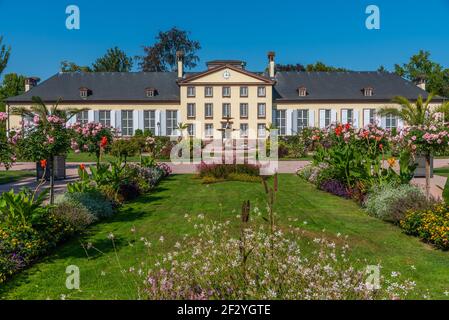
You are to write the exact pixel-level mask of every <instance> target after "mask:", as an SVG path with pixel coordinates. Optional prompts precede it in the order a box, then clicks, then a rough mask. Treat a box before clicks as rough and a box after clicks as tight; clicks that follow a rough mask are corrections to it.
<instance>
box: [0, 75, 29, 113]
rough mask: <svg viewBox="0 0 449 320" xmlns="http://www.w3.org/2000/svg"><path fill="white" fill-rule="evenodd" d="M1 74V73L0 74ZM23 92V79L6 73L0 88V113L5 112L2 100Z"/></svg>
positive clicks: (20, 76)
mask: <svg viewBox="0 0 449 320" xmlns="http://www.w3.org/2000/svg"><path fill="white" fill-rule="evenodd" d="M0 73H1V72H0ZM24 91H25V77H24V76H22V75H17V74H16V73H8V74H5V76H4V77H3V83H2V85H1V86H0V112H1V111H6V105H5V103H4V102H3V100H4V99H6V98H9V97H14V96H18V95H20V94H22V93H23V92H24Z"/></svg>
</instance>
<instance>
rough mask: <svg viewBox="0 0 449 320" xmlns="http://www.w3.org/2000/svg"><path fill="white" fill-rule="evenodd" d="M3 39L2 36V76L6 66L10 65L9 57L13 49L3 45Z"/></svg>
mask: <svg viewBox="0 0 449 320" xmlns="http://www.w3.org/2000/svg"><path fill="white" fill-rule="evenodd" d="M2 42H3V37H2V36H0V75H1V74H2V72H3V70H5V68H6V65H7V64H8V60H9V56H10V55H11V47H10V46H9V47H6V45H5V44H2Z"/></svg>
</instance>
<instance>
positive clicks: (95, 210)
mask: <svg viewBox="0 0 449 320" xmlns="http://www.w3.org/2000/svg"><path fill="white" fill-rule="evenodd" d="M62 202H70V203H72V204H74V205H79V206H82V207H84V208H86V209H87V210H88V211H89V212H90V213H91V214H92V215H94V216H95V217H96V218H107V217H110V216H112V215H113V214H114V209H113V207H112V204H111V202H110V201H109V200H108V199H107V198H106V197H105V196H104V195H103V194H102V193H101V192H99V191H95V192H74V193H65V194H64V195H63V196H60V197H58V199H57V203H62Z"/></svg>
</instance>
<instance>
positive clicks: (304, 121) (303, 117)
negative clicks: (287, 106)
mask: <svg viewBox="0 0 449 320" xmlns="http://www.w3.org/2000/svg"><path fill="white" fill-rule="evenodd" d="M297 126H298V132H299V131H301V130H303V129H305V128H307V127H308V126H309V110H298V119H297Z"/></svg>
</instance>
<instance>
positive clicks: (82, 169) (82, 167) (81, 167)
mask: <svg viewBox="0 0 449 320" xmlns="http://www.w3.org/2000/svg"><path fill="white" fill-rule="evenodd" d="M85 169H86V166H85V165H84V164H83V163H81V164H80V170H81V171H84V170H85Z"/></svg>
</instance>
